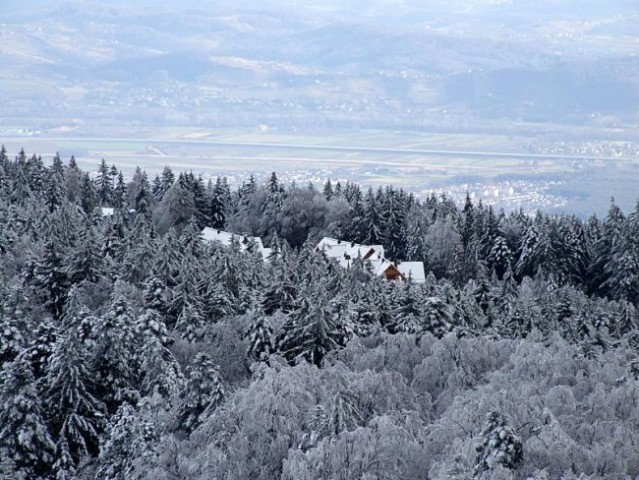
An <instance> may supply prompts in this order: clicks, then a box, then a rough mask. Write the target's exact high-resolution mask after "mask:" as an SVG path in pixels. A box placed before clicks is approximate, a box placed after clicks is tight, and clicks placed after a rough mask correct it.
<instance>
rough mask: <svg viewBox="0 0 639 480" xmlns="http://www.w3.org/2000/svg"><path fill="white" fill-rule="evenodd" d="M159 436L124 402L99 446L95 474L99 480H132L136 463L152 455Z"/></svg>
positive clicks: (147, 422)
mask: <svg viewBox="0 0 639 480" xmlns="http://www.w3.org/2000/svg"><path fill="white" fill-rule="evenodd" d="M158 436H159V435H158V433H157V432H156V429H155V427H154V425H153V424H152V423H151V422H149V421H148V420H146V419H144V418H142V416H141V415H140V413H139V412H138V411H137V410H136V409H135V407H133V406H132V405H130V404H128V403H124V404H122V405H121V406H120V408H118V411H117V412H116V413H115V415H113V417H112V419H111V427H110V428H109V430H108V432H107V434H106V436H105V438H104V439H103V440H102V442H101V444H100V455H99V456H98V460H97V464H98V468H97V473H96V477H95V478H99V479H101V480H132V479H133V478H137V477H133V469H134V464H135V462H136V461H139V460H143V459H144V458H148V457H151V456H153V447H154V446H155V445H156V444H157V441H158Z"/></svg>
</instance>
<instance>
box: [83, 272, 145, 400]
mask: <svg viewBox="0 0 639 480" xmlns="http://www.w3.org/2000/svg"><path fill="white" fill-rule="evenodd" d="M122 287H123V284H119V283H118V284H116V285H115V288H114V292H113V294H112V296H111V303H110V305H109V307H108V309H107V311H106V312H105V313H104V315H102V317H100V319H99V322H98V324H97V326H96V332H95V338H96V345H95V348H94V349H93V352H92V362H91V364H92V370H93V371H94V372H95V375H96V383H97V385H96V387H97V388H96V391H97V396H98V398H100V399H102V400H103V401H104V402H105V404H106V406H107V411H108V412H109V413H115V411H116V410H117V409H118V407H119V406H120V405H121V404H122V402H124V401H128V402H130V403H135V402H136V401H137V399H138V397H139V392H138V390H137V389H138V386H139V367H140V358H139V345H140V340H141V339H140V338H139V335H138V334H137V332H136V328H135V323H136V322H135V319H134V317H133V313H132V311H131V307H130V306H129V303H128V300H127V299H126V297H125V296H124V294H123V292H122Z"/></svg>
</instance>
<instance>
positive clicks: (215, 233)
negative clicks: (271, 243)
mask: <svg viewBox="0 0 639 480" xmlns="http://www.w3.org/2000/svg"><path fill="white" fill-rule="evenodd" d="M201 235H202V239H203V240H204V241H205V242H220V243H221V244H222V245H224V246H226V247H228V246H230V245H231V241H232V240H233V239H234V238H235V239H236V240H237V241H238V243H239V244H240V248H241V249H242V250H246V249H248V248H249V246H251V245H254V247H255V248H256V250H257V251H258V252H260V254H261V255H262V258H264V260H266V259H267V258H268V257H269V256H270V255H271V252H272V249H270V248H266V247H264V244H263V243H262V239H261V238H260V237H249V236H248V235H237V234H235V233H230V232H225V231H224V230H216V229H214V228H210V227H206V228H204V230H202V234H201Z"/></svg>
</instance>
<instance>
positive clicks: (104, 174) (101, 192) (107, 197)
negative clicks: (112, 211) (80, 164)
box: [94, 159, 113, 207]
mask: <svg viewBox="0 0 639 480" xmlns="http://www.w3.org/2000/svg"><path fill="white" fill-rule="evenodd" d="M94 183H95V191H96V195H97V202H98V204H99V205H101V206H103V207H110V206H111V203H112V202H113V179H112V178H111V174H110V171H109V167H108V166H107V164H106V162H105V161H104V159H102V163H100V168H98V174H97V176H96V178H95V182H94Z"/></svg>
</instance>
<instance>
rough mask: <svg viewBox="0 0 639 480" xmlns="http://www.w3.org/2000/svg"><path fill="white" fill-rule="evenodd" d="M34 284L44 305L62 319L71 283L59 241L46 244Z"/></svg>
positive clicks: (51, 240) (50, 241) (53, 240)
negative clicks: (41, 296)
mask: <svg viewBox="0 0 639 480" xmlns="http://www.w3.org/2000/svg"><path fill="white" fill-rule="evenodd" d="M33 283H34V285H35V286H36V287H37V288H39V289H40V292H41V294H42V295H43V297H44V305H45V307H46V308H47V309H48V310H49V312H51V314H52V315H53V318H55V319H60V318H61V316H62V312H63V310H64V302H65V301H66V295H67V292H68V289H69V283H70V282H69V275H68V273H67V267H66V265H65V261H64V254H63V252H62V249H61V246H60V245H59V242H58V241H57V240H55V239H53V238H52V239H50V240H49V241H47V243H46V244H45V247H44V252H43V254H42V260H41V261H39V262H37V263H36V267H35V276H34V278H33Z"/></svg>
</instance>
